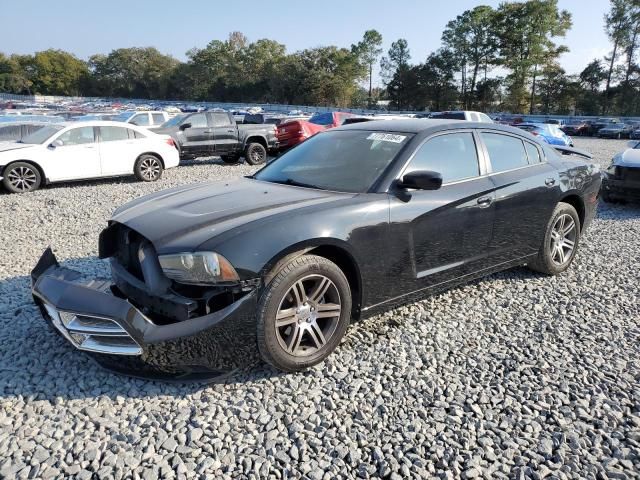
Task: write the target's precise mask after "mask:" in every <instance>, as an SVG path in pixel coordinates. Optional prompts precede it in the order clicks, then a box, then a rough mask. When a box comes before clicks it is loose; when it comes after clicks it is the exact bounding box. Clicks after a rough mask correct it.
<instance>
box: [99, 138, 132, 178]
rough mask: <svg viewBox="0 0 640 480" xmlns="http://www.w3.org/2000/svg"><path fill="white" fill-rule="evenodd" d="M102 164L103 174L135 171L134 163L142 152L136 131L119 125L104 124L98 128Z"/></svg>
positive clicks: (120, 173)
mask: <svg viewBox="0 0 640 480" xmlns="http://www.w3.org/2000/svg"><path fill="white" fill-rule="evenodd" d="M98 132H99V142H98V149H99V152H100V165H101V169H102V174H103V175H104V176H109V175H122V174H130V173H133V164H134V163H135V161H136V158H138V155H139V154H140V153H142V151H141V150H140V148H138V145H139V144H140V139H136V138H135V131H134V130H132V129H130V128H126V127H119V126H108V127H107V126H102V127H99V128H98Z"/></svg>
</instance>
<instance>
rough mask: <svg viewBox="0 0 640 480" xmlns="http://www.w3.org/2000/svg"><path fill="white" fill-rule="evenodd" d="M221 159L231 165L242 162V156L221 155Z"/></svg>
mask: <svg viewBox="0 0 640 480" xmlns="http://www.w3.org/2000/svg"><path fill="white" fill-rule="evenodd" d="M220 158H221V159H222V161H223V162H224V163H228V164H229V165H233V164H235V163H238V162H239V161H240V155H220Z"/></svg>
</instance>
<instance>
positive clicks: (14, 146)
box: [0, 142, 34, 152]
mask: <svg viewBox="0 0 640 480" xmlns="http://www.w3.org/2000/svg"><path fill="white" fill-rule="evenodd" d="M33 147H34V145H32V144H30V143H18V142H0V152H8V151H10V150H18V149H21V148H33Z"/></svg>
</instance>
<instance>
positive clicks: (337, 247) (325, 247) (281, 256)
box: [262, 238, 362, 320]
mask: <svg viewBox="0 0 640 480" xmlns="http://www.w3.org/2000/svg"><path fill="white" fill-rule="evenodd" d="M350 250H351V249H350V247H349V245H348V244H347V243H346V242H344V241H343V240H337V239H328V238H319V239H313V240H308V241H306V242H302V243H297V244H295V245H292V246H290V247H289V248H286V249H285V250H283V251H281V252H280V253H278V254H277V255H275V256H274V257H273V258H272V259H271V260H269V261H268V262H267V263H266V264H265V266H264V268H263V271H262V274H263V275H262V277H263V279H264V284H265V285H266V284H268V283H269V282H270V281H271V280H272V279H273V278H274V277H275V276H276V275H277V274H278V272H279V271H280V270H281V269H282V267H284V265H286V264H287V263H289V262H290V261H292V260H294V259H295V258H297V257H300V256H302V255H306V254H313V255H317V256H319V257H324V258H326V259H327V260H330V261H332V262H333V263H335V264H336V265H337V266H338V268H340V270H342V273H344V275H345V277H347V281H348V282H349V287H350V288H351V300H352V302H351V304H352V311H351V318H352V319H354V320H357V319H358V318H359V316H360V309H361V304H362V275H361V272H360V268H359V266H358V262H357V261H356V259H355V257H354V256H353V254H352V253H351V251H350Z"/></svg>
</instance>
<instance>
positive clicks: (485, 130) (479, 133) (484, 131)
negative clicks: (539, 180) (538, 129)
mask: <svg viewBox="0 0 640 480" xmlns="http://www.w3.org/2000/svg"><path fill="white" fill-rule="evenodd" d="M483 133H492V134H495V135H505V136H507V137H513V138H517V139H518V140H520V141H521V142H522V148H523V149H524V142H529V143H532V144H533V145H535V143H533V142H530V141H529V140H527V139H526V138H523V137H521V136H520V135H516V134H513V133H511V132H503V131H501V130H490V129H485V128H483V129H479V130H478V137H479V138H480V141H481V142H482V147H483V149H484V151H485V155H486V158H487V167H488V169H489V172H488V173H487V176H489V177H490V176H493V175H499V174H501V173H508V172H515V171H518V170H523V169H525V168H531V167H536V166H538V165H545V164H547V163H548V162H547V157H546V156H545V155H541V156H540V158H541V159H542V161H541V162H539V163H534V164H531V163H528V162H529V155H527V165H522V166H521V167H516V168H510V169H508V170H500V171H499V172H494V171H493V165H492V164H491V157H490V156H489V150H488V149H487V145H486V144H485V143H484V140H483V139H482V134H483ZM535 147H536V148H538V153H540V150H541V149H540V148H539V147H538V145H535ZM525 153H526V149H525Z"/></svg>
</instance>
